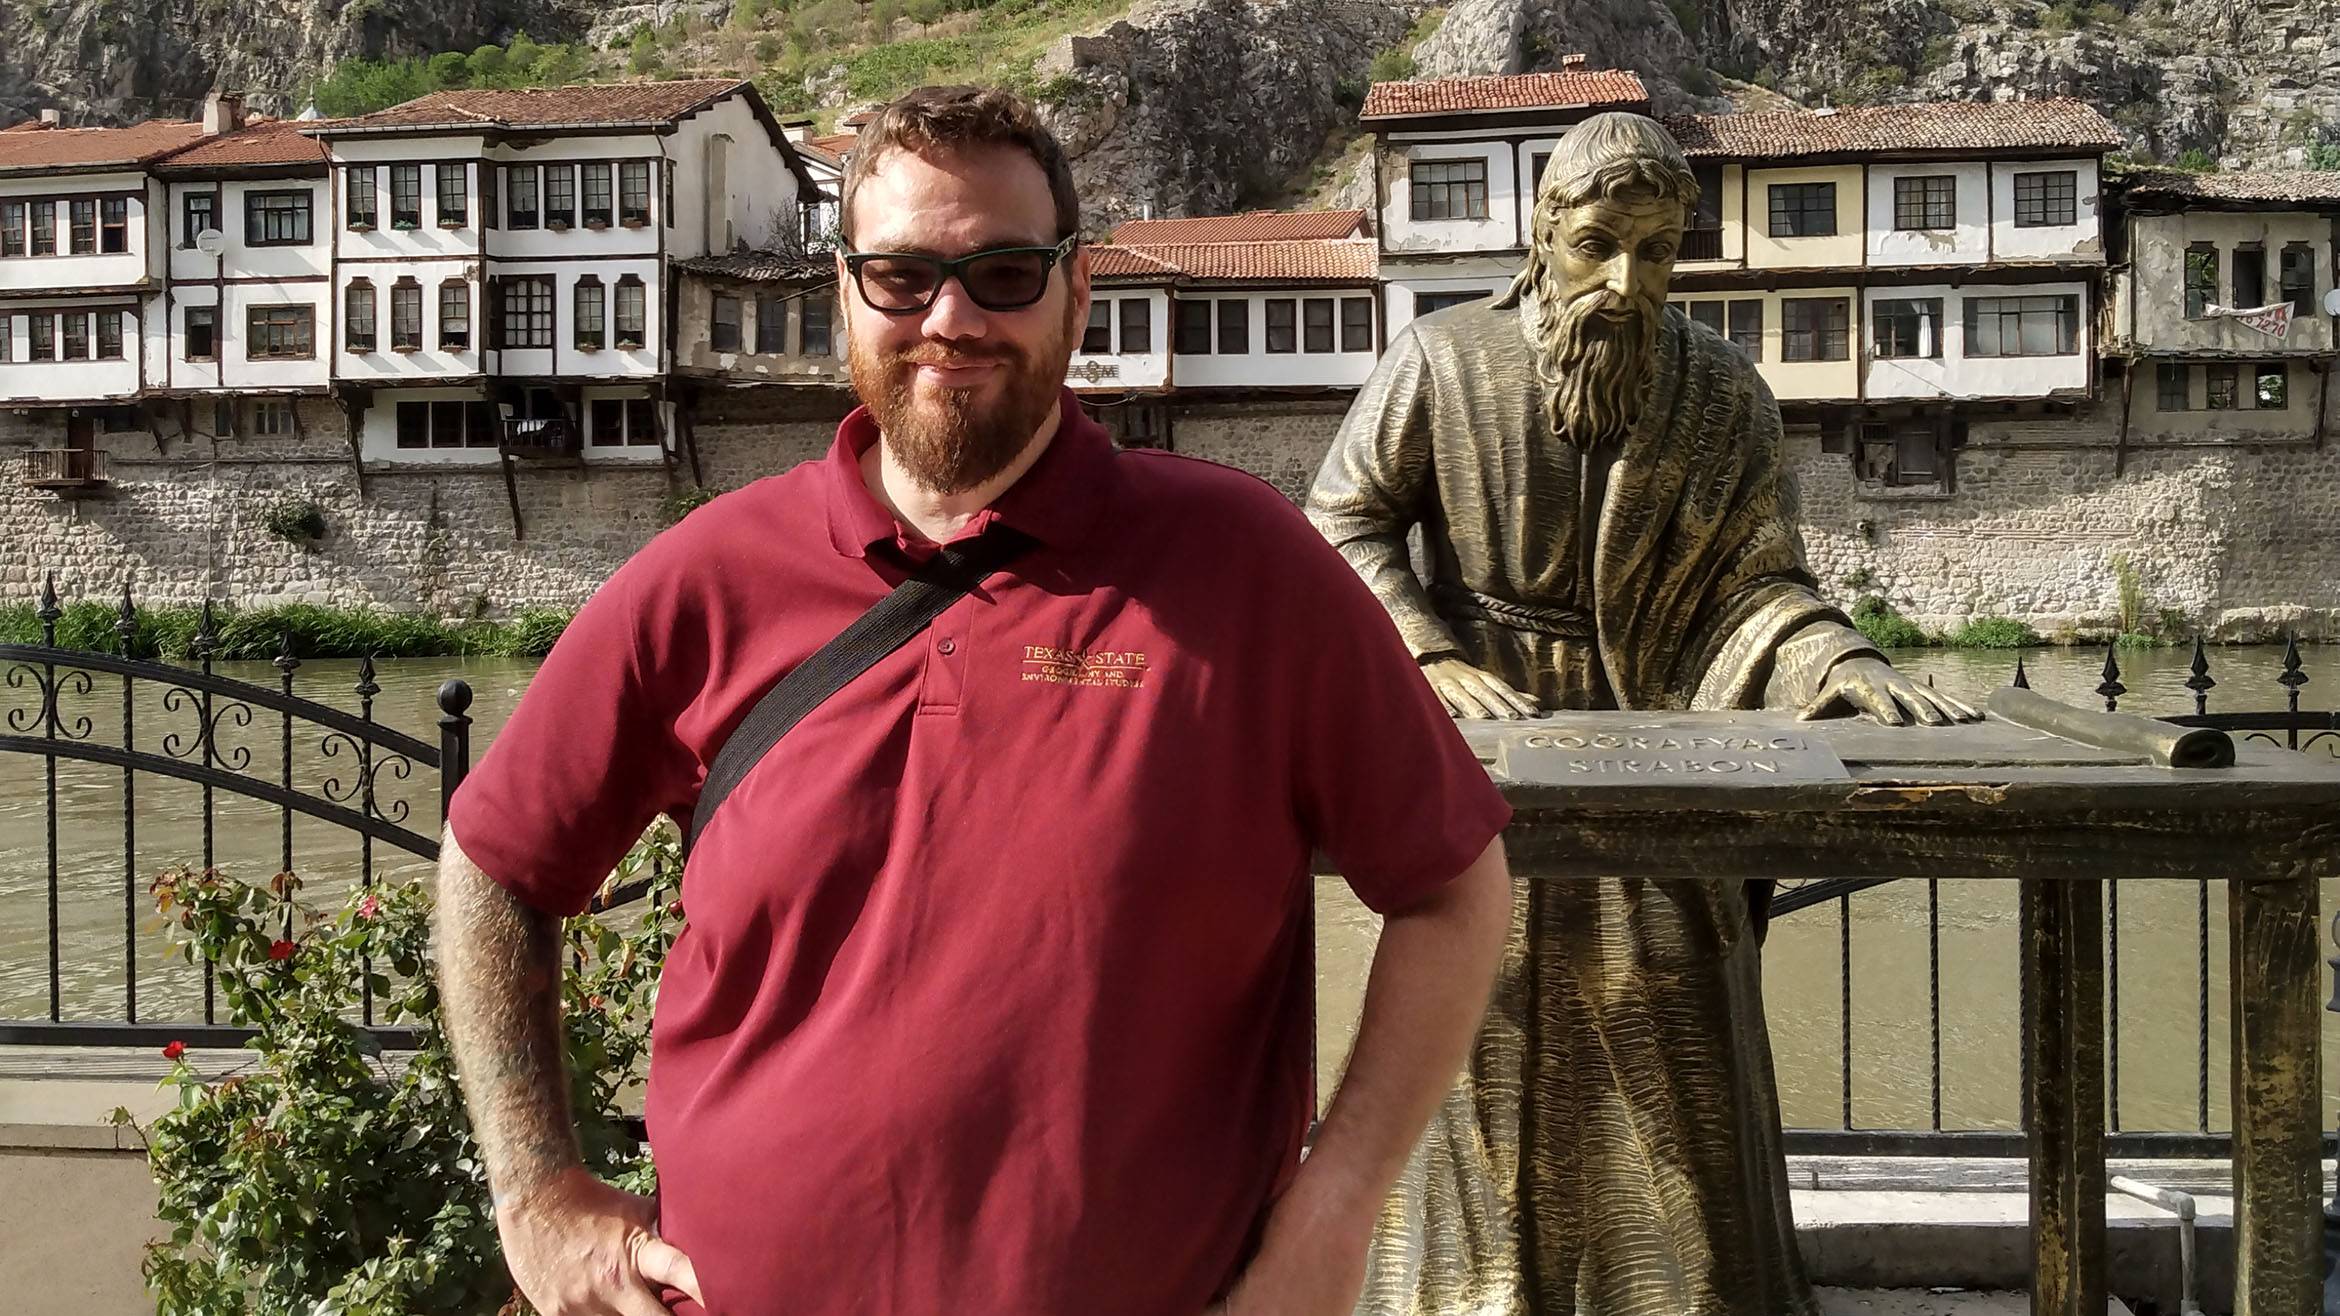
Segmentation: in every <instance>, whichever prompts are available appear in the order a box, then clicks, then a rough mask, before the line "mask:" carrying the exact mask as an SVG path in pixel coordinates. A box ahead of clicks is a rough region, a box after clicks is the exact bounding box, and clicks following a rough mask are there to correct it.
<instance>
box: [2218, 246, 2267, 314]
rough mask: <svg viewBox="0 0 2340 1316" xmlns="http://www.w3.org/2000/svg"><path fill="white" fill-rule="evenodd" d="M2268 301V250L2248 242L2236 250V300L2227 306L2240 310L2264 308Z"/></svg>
mask: <svg viewBox="0 0 2340 1316" xmlns="http://www.w3.org/2000/svg"><path fill="white" fill-rule="evenodd" d="M2266 301H2267V249H2266V248H2265V247H2262V246H2260V245H2259V244H2258V243H2255V242H2246V243H2244V244H2243V245H2241V246H2239V247H2236V248H2235V249H2234V298H2233V300H2232V301H2230V302H2228V303H2227V305H2229V306H2233V307H2235V308H2237V309H2238V310H2250V309H2252V308H2255V307H2258V306H2263V305H2265V304H2266Z"/></svg>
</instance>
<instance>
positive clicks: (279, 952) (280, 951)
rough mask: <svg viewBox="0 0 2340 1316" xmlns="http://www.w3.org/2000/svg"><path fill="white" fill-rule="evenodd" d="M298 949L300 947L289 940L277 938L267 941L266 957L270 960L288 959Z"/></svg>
mask: <svg viewBox="0 0 2340 1316" xmlns="http://www.w3.org/2000/svg"><path fill="white" fill-rule="evenodd" d="M298 949H300V948H299V947H297V946H295V945H293V944H292V943H291V942H289V941H285V940H282V939H278V940H276V941H272V942H269V943H268V958H270V959H272V960H289V959H291V958H292V957H293V952H294V951H295V950H298Z"/></svg>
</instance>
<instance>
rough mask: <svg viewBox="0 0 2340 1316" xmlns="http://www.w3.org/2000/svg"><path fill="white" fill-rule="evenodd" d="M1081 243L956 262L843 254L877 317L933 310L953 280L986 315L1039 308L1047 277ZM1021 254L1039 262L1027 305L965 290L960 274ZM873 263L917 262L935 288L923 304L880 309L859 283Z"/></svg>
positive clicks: (998, 250) (998, 251)
mask: <svg viewBox="0 0 2340 1316" xmlns="http://www.w3.org/2000/svg"><path fill="white" fill-rule="evenodd" d="M1080 240H1081V236H1080V234H1078V233H1074V234H1070V235H1068V236H1066V237H1065V239H1064V240H1063V241H1061V242H1059V243H1057V244H1056V245H1055V246H1053V247H992V248H989V249H987V250H984V251H973V252H969V253H967V254H966V255H964V256H961V257H959V258H958V259H957V260H943V259H940V258H939V257H935V256H921V255H918V254H916V253H915V252H907V251H847V252H846V253H845V272H846V273H847V274H850V275H852V276H853V287H854V290H855V291H856V292H859V293H860V294H861V304H862V305H864V306H867V307H868V308H869V309H871V310H873V311H876V312H877V313H878V314H880V315H924V314H925V313H926V312H927V311H928V310H929V309H930V308H932V307H933V305H934V299H935V298H937V297H940V296H942V290H943V285H944V284H946V283H948V282H950V281H951V280H953V279H957V280H958V281H959V287H960V289H961V290H962V291H964V292H965V293H966V294H967V299H968V300H969V301H972V302H974V303H975V304H976V305H977V306H980V307H982V308H983V309H984V310H986V311H1020V310H1023V309H1024V308H1026V307H1028V306H1037V305H1039V304H1040V299H1041V298H1043V297H1046V296H1047V295H1048V276H1049V275H1051V274H1054V273H1055V272H1056V267H1057V266H1059V265H1061V264H1063V263H1064V262H1065V260H1066V259H1067V258H1068V257H1070V256H1071V255H1072V250H1073V248H1074V247H1075V246H1077V245H1079V243H1080ZM1024 254H1032V255H1037V256H1039V257H1040V260H1041V264H1040V291H1039V292H1037V293H1034V294H1033V295H1032V298H1031V300H1029V301H1022V302H1014V303H1011V304H1008V305H997V304H994V303H991V302H987V301H985V300H983V298H982V297H980V296H978V295H976V292H975V290H974V289H973V288H971V287H968V286H967V280H966V279H965V278H964V277H962V275H961V271H963V270H965V269H966V268H967V267H968V266H969V265H972V264H974V263H975V262H977V261H979V260H984V259H986V258H988V257H992V256H1016V255H1024ZM873 260H907V261H916V262H918V263H919V264H921V265H924V266H926V267H928V268H929V269H932V270H934V271H935V279H934V287H933V288H932V289H931V290H930V291H929V292H928V293H927V294H926V300H924V301H922V302H920V303H918V304H917V305H916V306H880V305H878V304H877V303H876V302H874V301H871V300H870V296H869V287H868V285H867V284H864V283H863V282H862V281H861V270H862V267H863V266H865V265H867V264H869V263H870V262H871V261H873Z"/></svg>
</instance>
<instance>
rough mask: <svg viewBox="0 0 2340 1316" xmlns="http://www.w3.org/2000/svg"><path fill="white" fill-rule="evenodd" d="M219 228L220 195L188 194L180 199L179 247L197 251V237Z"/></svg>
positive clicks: (213, 193) (209, 193)
mask: <svg viewBox="0 0 2340 1316" xmlns="http://www.w3.org/2000/svg"><path fill="white" fill-rule="evenodd" d="M218 227H219V193H217V192H188V193H185V194H183V195H181V196H180V197H179V245H180V246H181V247H184V248H186V249H187V250H189V251H193V250H194V249H195V235H196V234H198V233H201V232H203V231H204V230H206V229H215V228H218Z"/></svg>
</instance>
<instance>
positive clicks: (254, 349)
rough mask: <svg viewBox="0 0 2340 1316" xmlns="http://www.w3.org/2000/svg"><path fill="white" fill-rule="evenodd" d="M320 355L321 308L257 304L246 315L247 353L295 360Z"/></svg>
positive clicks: (257, 358)
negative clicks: (318, 346)
mask: <svg viewBox="0 0 2340 1316" xmlns="http://www.w3.org/2000/svg"><path fill="white" fill-rule="evenodd" d="M315 355H317V308H316V307H314V306H255V307H252V308H251V309H250V310H249V311H248V312H247V313H246V314H245V317H244V356H245V358H246V359H248V360H252V361H295V360H303V359H306V358H309V357H313V356H315Z"/></svg>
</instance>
